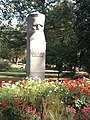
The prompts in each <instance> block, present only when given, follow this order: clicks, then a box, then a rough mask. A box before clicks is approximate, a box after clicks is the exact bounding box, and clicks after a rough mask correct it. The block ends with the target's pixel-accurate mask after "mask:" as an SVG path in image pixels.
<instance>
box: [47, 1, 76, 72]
mask: <svg viewBox="0 0 90 120" xmlns="http://www.w3.org/2000/svg"><path fill="white" fill-rule="evenodd" d="M73 8H74V5H73V3H71V2H68V1H67V0H64V1H63V2H61V3H60V4H57V5H56V6H55V7H53V9H52V10H51V11H49V12H48V15H47V16H46V40H47V54H46V55H47V63H49V64H54V65H56V66H57V69H58V70H59V71H60V72H61V71H62V68H63V66H64V65H66V66H69V68H70V69H71V68H72V66H76V65H77V41H76V40H77V39H76V37H75V32H74V29H73V26H74V14H73Z"/></svg>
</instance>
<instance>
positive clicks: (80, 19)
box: [76, 0, 90, 73]
mask: <svg viewBox="0 0 90 120" xmlns="http://www.w3.org/2000/svg"><path fill="white" fill-rule="evenodd" d="M76 6H77V9H76V33H77V37H78V55H79V67H80V68H81V67H83V66H84V67H86V69H87V71H88V72H89V73H90V0H76Z"/></svg>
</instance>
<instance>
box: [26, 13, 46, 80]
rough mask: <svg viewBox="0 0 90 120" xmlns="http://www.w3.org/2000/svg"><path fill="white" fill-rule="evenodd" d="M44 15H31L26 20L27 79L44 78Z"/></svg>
mask: <svg viewBox="0 0 90 120" xmlns="http://www.w3.org/2000/svg"><path fill="white" fill-rule="evenodd" d="M44 22H45V15H44V14H41V13H39V12H34V13H31V14H30V15H29V16H28V18H27V61H26V62H27V63H26V75H27V77H32V78H34V77H36V76H37V77H39V78H41V80H43V79H44V78H45V51H46V41H45V36H44Z"/></svg>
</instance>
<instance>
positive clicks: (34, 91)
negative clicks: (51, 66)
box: [0, 79, 90, 120]
mask: <svg viewBox="0 0 90 120" xmlns="http://www.w3.org/2000/svg"><path fill="white" fill-rule="evenodd" d="M89 119H90V81H89V80H87V79H76V80H71V79H67V80H64V81H54V80H44V81H33V80H31V79H30V80H23V81H18V82H15V83H14V82H12V81H8V80H6V81H1V82H0V120H89Z"/></svg>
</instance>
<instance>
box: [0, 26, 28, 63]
mask: <svg viewBox="0 0 90 120" xmlns="http://www.w3.org/2000/svg"><path fill="white" fill-rule="evenodd" d="M21 28H22V29H21ZM25 37H26V32H25V28H23V27H21V26H17V28H16V29H14V28H12V26H10V25H6V26H2V27H1V32H0V41H1V49H0V50H1V52H0V53H1V54H0V57H1V58H3V59H9V60H11V59H15V62H16V63H17V62H18V58H21V56H22V55H24V54H25V49H26V38H25Z"/></svg>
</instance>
